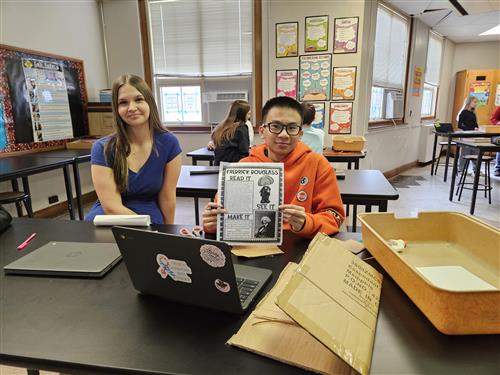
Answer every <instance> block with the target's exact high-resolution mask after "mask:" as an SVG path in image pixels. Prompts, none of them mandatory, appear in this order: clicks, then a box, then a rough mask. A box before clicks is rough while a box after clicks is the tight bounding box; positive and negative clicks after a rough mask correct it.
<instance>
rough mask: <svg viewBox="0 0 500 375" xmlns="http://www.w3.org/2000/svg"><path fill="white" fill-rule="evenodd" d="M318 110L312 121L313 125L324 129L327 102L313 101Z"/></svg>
mask: <svg viewBox="0 0 500 375" xmlns="http://www.w3.org/2000/svg"><path fill="white" fill-rule="evenodd" d="M312 105H313V106H314V109H315V110H316V115H315V116H314V120H313V122H312V123H311V126H312V127H313V128H316V129H323V128H324V127H325V103H312Z"/></svg>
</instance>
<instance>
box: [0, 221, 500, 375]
mask: <svg viewBox="0 0 500 375" xmlns="http://www.w3.org/2000/svg"><path fill="white" fill-rule="evenodd" d="M54 223H55V222H54V220H49V219H25V218H22V219H17V218H15V219H14V220H13V224H12V226H11V227H10V228H9V229H7V230H6V231H5V232H3V233H2V234H1V235H0V241H1V243H2V246H1V248H0V254H1V256H0V266H4V265H5V264H7V263H9V262H12V261H13V260H15V259H17V258H19V257H20V256H22V255H24V254H26V253H28V252H30V251H33V250H34V249H36V248H37V247H39V246H41V245H43V244H45V243H46V242H48V241H52V240H58V241H86V242H113V241H114V239H113V236H112V233H111V230H110V229H108V228H96V227H94V226H93V225H92V223H87V222H81V221H69V220H58V221H57V225H54ZM156 228H157V229H160V230H163V231H171V232H176V231H177V228H178V227H174V226H159V227H156ZM34 231H36V232H37V233H38V235H37V237H36V238H35V239H34V240H33V242H31V243H30V244H29V245H28V247H27V248H26V250H25V251H24V252H21V253H20V252H18V251H17V250H16V248H15V247H16V246H17V245H18V244H19V243H21V242H22V241H23V240H24V239H25V238H26V237H27V235H29V234H31V233H33V232H34ZM345 236H348V237H350V238H355V239H359V238H360V237H359V234H353V233H348V234H345V233H342V234H339V236H338V237H337V238H340V239H345V238H346V237H345ZM307 245H308V242H307V241H305V240H303V239H300V238H298V237H295V236H293V235H292V234H291V233H286V234H285V241H284V243H283V246H282V249H283V250H284V251H285V254H283V255H279V256H274V257H266V258H259V259H254V260H243V259H236V258H234V262H235V263H241V264H246V265H252V266H260V267H264V268H268V269H271V270H272V271H273V275H272V279H271V280H270V283H269V284H268V285H267V286H266V288H265V290H264V293H266V292H267V291H269V289H270V288H271V287H272V286H273V285H274V284H275V282H276V280H277V278H278V276H279V273H280V272H281V270H282V269H283V268H284V266H285V265H286V264H287V263H288V262H289V261H295V262H298V261H299V260H300V259H301V257H302V254H303V252H304V250H305V248H306V247H307ZM364 255H365V256H366V255H368V254H364ZM368 262H369V263H370V264H372V265H373V266H374V267H375V268H377V269H378V270H379V271H382V270H381V268H380V266H379V265H378V264H377V263H376V262H375V261H374V260H373V259H371V260H368ZM154 272H156V271H155V270H154ZM382 273H383V275H384V277H383V284H382V295H381V299H380V310H379V315H378V322H377V330H376V334H375V343H374V351H373V360H372V366H371V373H372V374H475V375H482V374H498V373H499V371H500V364H499V362H498V348H499V347H500V335H474V336H446V335H443V334H441V333H439V332H438V331H437V330H436V329H435V328H434V327H433V326H432V325H431V323H430V322H429V321H428V320H427V319H426V317H425V316H424V315H423V314H422V313H421V312H420V310H418V309H417V307H416V306H415V305H414V304H413V303H412V301H411V300H410V299H409V298H408V297H407V296H406V295H405V294H404V292H403V291H402V290H401V289H400V288H399V287H398V286H397V285H396V284H395V283H394V282H393V281H392V279H391V278H390V277H389V276H388V275H387V274H386V273H385V272H383V271H382ZM0 285H1V290H2V294H1V303H0V316H1V317H2V320H1V328H2V334H1V335H0V362H2V363H3V364H8V365H13V366H21V367H28V368H38V369H42V370H49V371H60V372H63V373H71V374H93V375H104V374H129V375H131V374H135V375H146V374H151V373H155V374H159V375H161V374H239V375H247V374H249V375H255V374H263V375H264V374H283V375H285V374H287V375H294V374H307V372H306V371H303V370H300V369H298V368H296V367H292V366H289V365H286V364H283V363H281V362H278V361H273V360H271V359H268V358H264V357H261V356H259V355H256V354H252V353H249V352H247V351H244V350H240V349H237V348H233V347H230V346H227V345H226V344H225V343H226V341H227V340H228V339H229V338H230V337H231V336H232V335H233V334H234V333H236V331H237V330H238V329H239V328H240V327H241V325H242V324H243V322H244V320H245V319H246V317H247V315H248V313H247V314H245V315H244V316H234V315H229V314H224V313H221V312H216V311H211V310H207V309H202V308H198V307H192V306H185V305H180V304H176V303H172V302H169V301H166V300H160V299H157V298H153V297H147V296H142V295H139V294H138V293H137V292H136V291H135V289H134V288H133V286H132V283H131V281H130V278H129V276H128V273H127V270H126V267H125V264H124V263H123V262H121V263H119V264H118V265H117V266H116V267H115V268H114V269H113V270H111V272H110V273H109V274H107V275H106V276H105V277H104V278H103V279H97V280H96V279H78V278H64V277H60V278H53V277H30V276H6V275H4V273H3V272H0ZM262 295H263V294H261V295H260V297H262ZM254 306H255V305H254ZM250 309H253V306H252V307H250ZM290 344H291V345H294V343H290Z"/></svg>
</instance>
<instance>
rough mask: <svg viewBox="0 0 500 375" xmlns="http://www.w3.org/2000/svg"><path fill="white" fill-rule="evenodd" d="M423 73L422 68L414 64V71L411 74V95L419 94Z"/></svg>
mask: <svg viewBox="0 0 500 375" xmlns="http://www.w3.org/2000/svg"><path fill="white" fill-rule="evenodd" d="M423 75H424V69H423V68H421V67H419V66H416V67H415V73H414V75H413V86H412V96H420V89H421V88H422V76H423Z"/></svg>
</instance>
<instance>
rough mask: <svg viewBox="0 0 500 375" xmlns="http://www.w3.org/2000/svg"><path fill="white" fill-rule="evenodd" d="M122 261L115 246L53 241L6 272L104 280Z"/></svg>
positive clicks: (7, 266) (12, 265) (17, 261)
mask: <svg viewBox="0 0 500 375" xmlns="http://www.w3.org/2000/svg"><path fill="white" fill-rule="evenodd" d="M120 259H121V255H120V251H119V250H118V247H117V246H116V244H114V243H87V242H58V241H52V242H49V243H46V244H45V245H43V246H42V247H40V248H38V249H36V250H34V251H32V252H31V253H29V254H27V255H25V256H23V257H22V258H19V259H17V260H15V261H14V262H12V263H9V264H8V265H6V266H5V267H4V268H3V269H4V272H5V274H12V275H42V276H73V277H103V276H104V275H105V274H106V272H108V271H109V270H110V269H111V268H113V266H114V265H115V264H117V263H118V262H119V261H120Z"/></svg>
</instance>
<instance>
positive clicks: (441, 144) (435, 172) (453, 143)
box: [434, 141, 457, 174]
mask: <svg viewBox="0 0 500 375" xmlns="http://www.w3.org/2000/svg"><path fill="white" fill-rule="evenodd" d="M439 145H440V146H441V148H440V149H439V154H438V160H437V163H436V168H435V169H434V174H437V171H438V165H439V161H440V160H441V154H442V153H443V148H444V147H446V148H448V142H447V141H445V142H439ZM450 145H451V146H456V145H457V143H456V142H451V143H450ZM443 164H444V163H443ZM443 164H441V165H443Z"/></svg>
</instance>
